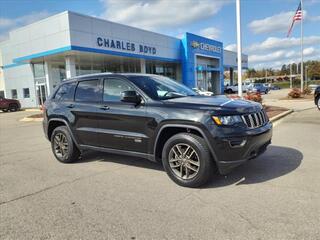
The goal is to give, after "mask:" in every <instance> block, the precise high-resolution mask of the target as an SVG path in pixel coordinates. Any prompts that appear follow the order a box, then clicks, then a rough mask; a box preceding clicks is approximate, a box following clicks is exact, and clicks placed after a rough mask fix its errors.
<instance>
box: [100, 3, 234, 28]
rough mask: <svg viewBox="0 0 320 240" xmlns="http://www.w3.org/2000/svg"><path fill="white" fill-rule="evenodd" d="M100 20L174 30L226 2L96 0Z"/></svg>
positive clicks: (219, 7)
mask: <svg viewBox="0 0 320 240" xmlns="http://www.w3.org/2000/svg"><path fill="white" fill-rule="evenodd" d="M100 1H101V2H102V3H103V5H104V8H105V11H104V13H103V14H102V17H104V18H106V19H108V20H111V21H115V22H119V23H124V24H128V25H131V26H135V27H140V28H144V29H149V30H154V29H164V28H166V27H170V28H172V27H178V26H182V25H185V24H188V23H192V22H195V21H199V20H203V19H207V18H209V17H211V16H213V15H215V14H216V13H217V12H219V11H220V9H221V8H222V6H223V5H225V4H226V3H228V2H229V1H212V0H175V1H172V0H138V1H132V0H100Z"/></svg>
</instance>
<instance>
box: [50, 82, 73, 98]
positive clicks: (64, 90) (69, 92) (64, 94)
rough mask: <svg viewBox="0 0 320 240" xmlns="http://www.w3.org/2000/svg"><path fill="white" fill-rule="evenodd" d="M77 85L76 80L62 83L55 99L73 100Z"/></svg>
mask: <svg viewBox="0 0 320 240" xmlns="http://www.w3.org/2000/svg"><path fill="white" fill-rule="evenodd" d="M75 85H76V83H75V82H72V83H65V84H63V85H61V86H60V88H59V89H58V91H57V92H56V94H55V96H54V99H56V100H65V101H72V100H73V94H74V88H75Z"/></svg>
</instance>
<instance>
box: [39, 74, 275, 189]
mask: <svg viewBox="0 0 320 240" xmlns="http://www.w3.org/2000/svg"><path fill="white" fill-rule="evenodd" d="M164 91H165V93H164ZM43 129H44V132H45V135H46V137H47V138H48V139H49V140H50V141H51V146H52V151H53V154H54V156H55V157H56V159H57V160H59V161H60V162H63V163H70V162H74V161H76V160H77V159H78V158H79V155H80V154H81V152H82V151H84V150H96V151H104V152H108V153H117V154H124V155H129V156H137V157H143V158H146V159H149V160H151V161H156V162H157V161H159V162H162V164H163V166H164V169H165V171H166V172H167V174H168V176H169V177H170V178H171V179H172V180H173V181H174V182H176V183H177V184H179V185H181V186H185V187H197V186H200V185H202V184H204V183H206V182H207V181H208V180H209V178H210V177H211V175H212V174H214V169H217V170H218V171H219V172H220V173H221V174H226V173H228V172H230V171H231V170H232V169H233V168H235V167H236V166H238V165H240V164H242V163H244V162H246V161H247V160H249V159H252V158H255V157H257V156H258V155H259V154H261V153H263V152H264V151H265V150H266V148H267V146H268V145H269V144H270V142H271V137H272V124H271V123H270V122H269V119H268V117H267V115H266V113H265V111H264V110H263V108H262V106H261V104H259V103H255V102H251V101H246V100H240V99H239V100H237V99H235V100H232V101H230V99H229V98H227V97H226V96H223V95H220V96H210V97H208V96H201V95H199V94H197V93H195V92H194V91H192V90H191V89H189V88H187V87H185V86H184V85H182V84H180V83H177V82H175V81H173V80H171V79H169V78H167V77H163V76H158V75H149V74H133V73H132V74H125V73H122V74H107V73H103V74H92V75H87V76H79V77H76V78H74V79H72V80H68V81H65V82H63V83H61V84H60V85H59V87H58V88H57V90H55V92H54V93H53V94H52V95H51V97H49V98H48V100H47V101H46V102H45V105H44V120H43Z"/></svg>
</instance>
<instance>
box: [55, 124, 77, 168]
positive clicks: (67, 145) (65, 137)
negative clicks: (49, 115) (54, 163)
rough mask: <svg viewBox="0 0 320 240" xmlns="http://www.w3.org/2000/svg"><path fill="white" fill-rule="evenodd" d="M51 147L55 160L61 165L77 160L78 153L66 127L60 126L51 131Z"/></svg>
mask: <svg viewBox="0 0 320 240" xmlns="http://www.w3.org/2000/svg"><path fill="white" fill-rule="evenodd" d="M51 147H52V152H53V154H54V156H55V157H56V159H57V160H58V161H60V162H62V163H71V162H74V161H76V160H78V159H79V156H80V151H79V150H78V148H77V146H76V145H75V144H74V142H73V140H72V137H71V135H70V133H69V131H68V128H67V127H66V126H60V127H57V128H56V129H54V130H53V133H52V135H51Z"/></svg>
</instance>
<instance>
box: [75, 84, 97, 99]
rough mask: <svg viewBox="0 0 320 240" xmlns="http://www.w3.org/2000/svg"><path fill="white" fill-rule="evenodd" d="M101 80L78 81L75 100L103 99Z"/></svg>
mask: <svg viewBox="0 0 320 240" xmlns="http://www.w3.org/2000/svg"><path fill="white" fill-rule="evenodd" d="M99 92H100V91H99V80H98V79H93V80H85V81H81V82H79V83H78V86H77V90H76V94H75V101H77V102H98V101H100V99H101V95H100V94H99Z"/></svg>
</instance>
